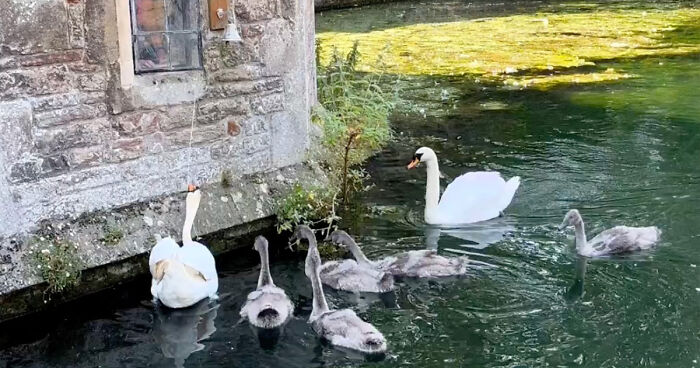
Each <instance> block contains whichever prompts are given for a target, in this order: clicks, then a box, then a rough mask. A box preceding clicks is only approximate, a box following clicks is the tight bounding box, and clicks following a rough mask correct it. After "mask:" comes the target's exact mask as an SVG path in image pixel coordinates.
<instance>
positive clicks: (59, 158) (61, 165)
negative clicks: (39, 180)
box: [41, 154, 70, 176]
mask: <svg viewBox="0 0 700 368" xmlns="http://www.w3.org/2000/svg"><path fill="white" fill-rule="evenodd" d="M69 169H70V164H69V163H68V157H66V155H64V154H58V155H54V156H49V157H44V159H43V160H42V163H41V175H42V176H51V175H57V174H61V173H64V172H66V171H68V170H69Z"/></svg>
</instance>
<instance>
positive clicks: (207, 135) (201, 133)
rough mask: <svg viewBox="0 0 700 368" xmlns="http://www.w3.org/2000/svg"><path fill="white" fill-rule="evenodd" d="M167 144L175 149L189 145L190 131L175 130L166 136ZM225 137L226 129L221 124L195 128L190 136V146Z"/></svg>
mask: <svg viewBox="0 0 700 368" xmlns="http://www.w3.org/2000/svg"><path fill="white" fill-rule="evenodd" d="M167 137H168V140H169V142H170V143H171V144H172V145H174V146H176V147H187V146H189V145H190V129H182V130H177V131H174V132H171V133H168V134H167ZM226 137H227V134H226V128H225V127H223V126H221V124H216V125H209V126H202V127H200V126H197V127H195V129H194V131H192V134H191V141H192V144H202V143H209V142H216V141H218V140H221V139H224V138H226Z"/></svg>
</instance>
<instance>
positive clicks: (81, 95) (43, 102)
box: [30, 92, 106, 111]
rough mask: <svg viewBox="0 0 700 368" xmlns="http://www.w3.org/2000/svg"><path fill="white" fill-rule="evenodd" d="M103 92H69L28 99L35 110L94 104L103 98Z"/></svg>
mask: <svg viewBox="0 0 700 368" xmlns="http://www.w3.org/2000/svg"><path fill="white" fill-rule="evenodd" d="M105 98H106V97H105V94H104V93H103V92H69V93H60V94H56V95H50V96H40V97H35V98H32V99H30V102H31V104H32V107H33V108H34V110H35V111H42V110H55V109H60V108H63V107H67V106H74V105H79V104H95V103H98V102H102V101H104V100H105Z"/></svg>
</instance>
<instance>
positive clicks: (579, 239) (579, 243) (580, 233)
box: [574, 217, 588, 251]
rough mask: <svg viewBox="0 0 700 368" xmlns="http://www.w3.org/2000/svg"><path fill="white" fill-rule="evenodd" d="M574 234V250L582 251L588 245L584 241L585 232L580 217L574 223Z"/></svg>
mask: <svg viewBox="0 0 700 368" xmlns="http://www.w3.org/2000/svg"><path fill="white" fill-rule="evenodd" d="M574 232H575V233H576V250H578V251H582V250H584V249H586V247H587V245H588V244H587V240H586V230H585V227H584V225H583V219H581V218H580V217H579V218H578V221H577V222H575V223H574Z"/></svg>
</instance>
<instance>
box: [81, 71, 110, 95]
mask: <svg viewBox="0 0 700 368" xmlns="http://www.w3.org/2000/svg"><path fill="white" fill-rule="evenodd" d="M78 87H79V88H80V89H81V90H83V91H104V90H105V89H107V77H106V76H105V74H104V73H94V74H83V75H80V76H78Z"/></svg>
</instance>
